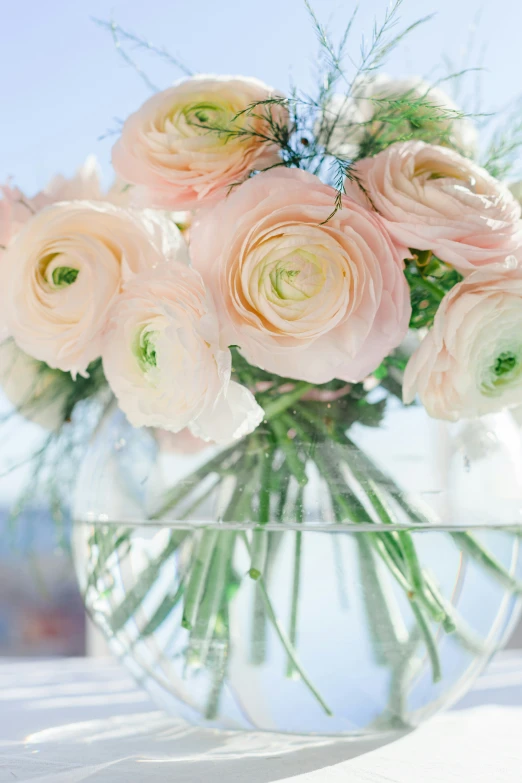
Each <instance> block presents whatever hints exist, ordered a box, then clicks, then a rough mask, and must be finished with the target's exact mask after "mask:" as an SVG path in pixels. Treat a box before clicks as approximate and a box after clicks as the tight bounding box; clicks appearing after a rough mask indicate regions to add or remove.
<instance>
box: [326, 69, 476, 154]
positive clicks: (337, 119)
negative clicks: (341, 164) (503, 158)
mask: <svg viewBox="0 0 522 783" xmlns="http://www.w3.org/2000/svg"><path fill="white" fill-rule="evenodd" d="M352 92H353V94H352V96H351V97H346V96H345V95H340V94H335V95H333V96H332V99H331V101H330V103H329V104H328V106H327V108H326V111H325V112H324V117H323V119H322V121H319V122H318V123H317V126H316V133H318V135H319V140H320V142H321V143H322V144H324V145H325V146H326V147H327V149H328V151H329V152H331V153H332V154H334V155H338V156H340V157H345V158H353V157H355V156H356V155H357V152H358V149H359V145H360V144H361V142H362V141H363V138H364V135H365V133H366V132H367V131H376V130H377V128H376V127H374V126H372V119H373V117H374V116H375V114H376V113H377V112H379V111H382V110H384V111H387V112H388V111H389V112H392V111H393V107H392V106H391V105H390V106H389V107H388V105H387V104H386V103H383V104H381V105H379V100H384V101H386V100H387V99H393V98H403V97H405V96H407V97H408V98H411V100H412V101H416V100H421V99H422V100H425V101H426V102H429V103H430V105H431V106H433V107H434V108H435V109H436V108H437V107H440V109H441V114H442V113H443V112H444V113H446V112H449V113H450V114H451V115H453V113H455V115H457V114H458V112H459V109H458V107H457V106H456V104H455V103H454V102H453V101H452V100H451V98H450V97H449V96H448V95H447V94H446V93H445V92H444V91H443V90H441V89H440V87H434V86H432V85H430V84H428V82H425V81H424V80H423V79H421V78H420V77H412V78H408V79H392V78H391V77H390V76H387V75H385V74H378V75H377V76H374V77H371V78H368V77H366V78H364V77H363V78H360V79H358V80H357V82H356V83H355V85H354V88H353V91H352ZM381 106H382V109H381ZM420 114H421V116H422V112H420ZM438 125H439V127H440V128H441V130H443V131H451V133H450V136H449V141H450V142H451V144H452V146H454V147H456V148H457V149H458V150H459V151H460V152H462V153H463V154H465V155H474V154H475V152H476V149H477V131H476V128H475V126H474V125H473V123H472V122H471V121H470V120H469V119H467V118H465V117H458V116H455V119H453V118H451V117H450V118H448V119H446V120H444V121H441V122H440V123H438ZM431 126H433V123H431ZM425 127H426V129H427V130H430V121H429V120H426V123H425ZM410 131H411V128H409V127H407V126H406V125H399V126H398V127H397V136H398V137H399V136H404V135H405V134H408V133H409V132H410ZM430 141H431V142H432V143H434V144H435V143H437V142H438V143H444V141H443V140H442V139H437V138H432V139H430Z"/></svg>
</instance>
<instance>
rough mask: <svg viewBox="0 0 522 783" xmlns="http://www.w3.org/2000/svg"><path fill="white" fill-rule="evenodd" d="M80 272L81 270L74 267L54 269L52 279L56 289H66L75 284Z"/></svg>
mask: <svg viewBox="0 0 522 783" xmlns="http://www.w3.org/2000/svg"><path fill="white" fill-rule="evenodd" d="M79 272H80V270H79V269H74V268H73V267H72V266H57V267H56V268H55V269H53V272H52V275H51V278H52V281H53V283H54V285H55V286H56V288H65V287H66V286H68V285H72V284H73V283H74V281H75V280H76V278H77V277H78V274H79Z"/></svg>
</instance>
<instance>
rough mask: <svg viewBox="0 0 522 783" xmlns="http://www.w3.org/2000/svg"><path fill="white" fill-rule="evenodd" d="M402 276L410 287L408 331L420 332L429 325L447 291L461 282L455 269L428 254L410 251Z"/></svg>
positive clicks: (460, 276) (426, 252) (427, 252)
mask: <svg viewBox="0 0 522 783" xmlns="http://www.w3.org/2000/svg"><path fill="white" fill-rule="evenodd" d="M411 252H412V256H413V257H412V259H411V260H410V261H408V262H407V264H406V270H405V275H406V279H407V281H408V283H409V286H410V292H411V306H412V314H411V321H410V327H411V328H412V329H423V328H426V327H430V326H431V325H432V324H433V319H434V318H435V314H436V312H437V310H438V308H439V305H440V303H441V301H442V299H443V297H444V296H445V295H446V293H447V292H448V291H450V290H451V289H452V288H453V287H454V286H455V285H456V284H457V283H460V281H461V280H462V275H461V274H460V273H459V272H457V270H456V269H453V268H452V267H450V266H448V265H447V264H445V263H444V262H443V261H440V260H439V259H438V258H436V256H434V255H433V254H432V253H431V251H416V250H412V251H411Z"/></svg>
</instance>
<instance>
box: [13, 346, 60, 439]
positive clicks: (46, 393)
mask: <svg viewBox="0 0 522 783" xmlns="http://www.w3.org/2000/svg"><path fill="white" fill-rule="evenodd" d="M59 376H62V378H63V377H64V376H63V375H62V373H60V372H59V371H58V370H51V369H50V368H49V367H47V366H46V365H45V364H44V363H43V362H39V361H37V360H36V359H33V358H32V357H31V356H28V355H27V354H26V353H24V352H23V351H21V350H20V349H19V348H18V346H17V345H16V343H15V342H14V340H5V342H3V343H1V344H0V387H1V388H2V391H3V392H4V394H5V396H6V397H7V399H8V400H9V402H10V403H12V405H13V406H14V408H15V409H16V410H17V412H18V413H19V414H20V415H21V416H23V417H24V419H27V420H28V421H32V422H33V423H34V424H39V425H40V426H41V427H43V428H44V429H46V430H49V431H53V430H56V429H58V428H59V427H60V426H61V425H62V424H63V422H64V419H65V408H66V405H67V387H66V386H65V385H62V387H61V388H60V383H59V380H60V379H59Z"/></svg>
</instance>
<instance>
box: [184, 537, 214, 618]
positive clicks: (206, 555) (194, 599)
mask: <svg viewBox="0 0 522 783" xmlns="http://www.w3.org/2000/svg"><path fill="white" fill-rule="evenodd" d="M217 537H218V531H217V530H216V529H211V530H204V531H203V534H202V536H201V539H200V541H199V543H198V544H197V546H196V552H195V555H194V560H193V566H192V570H191V572H190V577H189V582H188V585H187V591H186V594H185V603H184V607H183V619H182V621H181V624H182V626H183V628H186V629H187V630H191V629H192V628H193V627H194V623H195V620H196V617H197V612H198V609H199V605H200V603H201V599H202V597H203V593H204V591H205V584H206V580H207V575H208V572H209V569H210V564H211V562H212V555H213V554H214V548H215V546H216V541H217Z"/></svg>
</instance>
